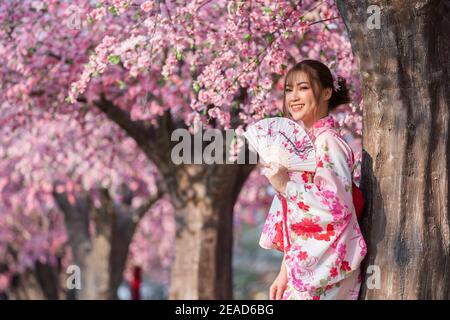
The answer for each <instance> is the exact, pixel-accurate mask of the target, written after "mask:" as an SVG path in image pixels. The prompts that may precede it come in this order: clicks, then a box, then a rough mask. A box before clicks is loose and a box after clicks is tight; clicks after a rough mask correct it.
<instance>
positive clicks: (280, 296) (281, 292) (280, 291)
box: [276, 287, 284, 300]
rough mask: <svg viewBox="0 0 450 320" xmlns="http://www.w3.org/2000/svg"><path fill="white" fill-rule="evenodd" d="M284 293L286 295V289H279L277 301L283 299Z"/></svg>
mask: <svg viewBox="0 0 450 320" xmlns="http://www.w3.org/2000/svg"><path fill="white" fill-rule="evenodd" d="M283 293H284V288H282V287H278V289H277V294H276V299H277V300H281V298H282V297H283Z"/></svg>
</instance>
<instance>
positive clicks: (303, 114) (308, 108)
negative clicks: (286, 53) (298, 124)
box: [286, 71, 331, 128]
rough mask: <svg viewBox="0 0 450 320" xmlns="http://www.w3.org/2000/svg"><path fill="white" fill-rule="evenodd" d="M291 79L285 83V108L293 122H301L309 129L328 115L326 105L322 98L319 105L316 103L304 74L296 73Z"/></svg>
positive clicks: (306, 76)
mask: <svg viewBox="0 0 450 320" xmlns="http://www.w3.org/2000/svg"><path fill="white" fill-rule="evenodd" d="M292 79H293V80H292V81H291V82H290V81H288V82H287V83H286V105H287V108H288V110H289V112H290V113H291V116H292V119H293V120H294V121H299V120H301V121H302V122H303V123H304V124H305V126H306V127H307V128H310V127H312V125H313V124H314V122H315V121H316V120H318V119H320V118H322V117H324V116H326V115H327V114H328V110H327V109H328V107H327V103H326V101H325V100H323V99H322V97H321V101H319V104H318V103H317V101H316V98H315V97H314V91H313V89H312V86H311V83H310V80H309V77H308V75H307V74H306V73H304V72H301V71H300V72H296V74H294V76H293V77H292ZM324 91H326V90H324ZM330 96H331V95H330ZM325 98H326V97H325ZM328 99H329V98H328Z"/></svg>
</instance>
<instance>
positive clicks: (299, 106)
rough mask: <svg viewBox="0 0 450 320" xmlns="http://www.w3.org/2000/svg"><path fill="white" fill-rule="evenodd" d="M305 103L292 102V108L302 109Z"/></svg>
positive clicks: (294, 109)
mask: <svg viewBox="0 0 450 320" xmlns="http://www.w3.org/2000/svg"><path fill="white" fill-rule="evenodd" d="M304 106H305V105H304V104H303V103H300V104H292V105H291V109H292V110H293V111H300V110H302V108H303V107H304Z"/></svg>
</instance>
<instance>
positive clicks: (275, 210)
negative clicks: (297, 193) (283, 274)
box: [259, 195, 284, 252]
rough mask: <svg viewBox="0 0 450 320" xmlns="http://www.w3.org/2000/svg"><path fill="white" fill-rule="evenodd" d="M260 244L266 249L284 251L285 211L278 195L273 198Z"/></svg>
mask: <svg viewBox="0 0 450 320" xmlns="http://www.w3.org/2000/svg"><path fill="white" fill-rule="evenodd" d="M259 245H260V246H261V247H262V248H264V249H276V250H279V251H282V252H284V227H283V213H282V205H281V201H280V199H279V197H278V195H275V196H274V198H273V201H272V205H271V206H270V209H269V213H268V214H267V218H266V221H265V223H264V227H263V230H262V233H261V237H260V239H259Z"/></svg>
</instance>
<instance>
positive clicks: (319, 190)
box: [259, 115, 367, 300]
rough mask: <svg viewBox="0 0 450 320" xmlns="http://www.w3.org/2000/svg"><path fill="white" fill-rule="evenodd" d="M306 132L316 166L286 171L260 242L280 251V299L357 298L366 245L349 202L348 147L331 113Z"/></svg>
mask: <svg viewBox="0 0 450 320" xmlns="http://www.w3.org/2000/svg"><path fill="white" fill-rule="evenodd" d="M308 135H309V136H310V138H311V140H312V141H313V143H314V147H315V149H316V163H317V168H316V172H294V173H290V174H289V175H290V181H289V182H288V184H287V187H286V192H285V193H286V197H285V198H283V197H282V196H281V194H277V195H275V197H274V200H273V202H272V205H271V207H270V210H269V213H268V215H267V218H266V221H265V224H264V227H263V230H262V234H261V238H260V241H259V244H260V246H261V247H263V248H265V249H277V250H279V251H282V252H284V254H285V261H286V267H287V273H288V287H287V289H286V291H285V292H284V295H283V299H302V300H303V299H311V300H319V299H357V297H358V294H359V289H360V286H361V274H360V264H361V262H362V260H363V259H364V257H365V255H366V252H367V249H366V242H365V241H364V238H363V236H362V234H361V230H360V227H359V224H358V221H357V217H356V212H355V208H354V205H353V198H352V182H353V166H354V164H353V160H352V150H351V149H350V147H349V146H348V145H347V143H346V142H345V141H344V140H343V139H342V138H341V137H340V136H339V134H338V133H337V131H336V129H335V121H334V119H333V118H332V116H331V115H328V116H326V117H324V118H322V119H320V120H319V121H317V122H316V123H315V124H314V126H313V127H312V128H311V129H310V130H309V131H308ZM283 200H284V201H286V209H287V210H286V211H285V212H284V211H283Z"/></svg>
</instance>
